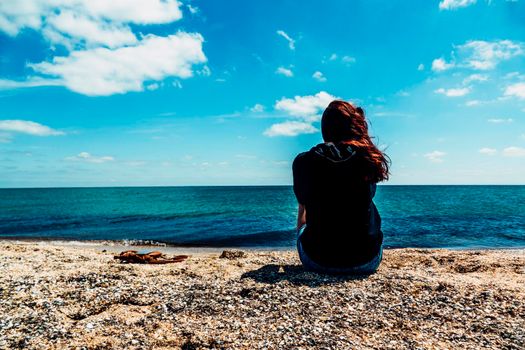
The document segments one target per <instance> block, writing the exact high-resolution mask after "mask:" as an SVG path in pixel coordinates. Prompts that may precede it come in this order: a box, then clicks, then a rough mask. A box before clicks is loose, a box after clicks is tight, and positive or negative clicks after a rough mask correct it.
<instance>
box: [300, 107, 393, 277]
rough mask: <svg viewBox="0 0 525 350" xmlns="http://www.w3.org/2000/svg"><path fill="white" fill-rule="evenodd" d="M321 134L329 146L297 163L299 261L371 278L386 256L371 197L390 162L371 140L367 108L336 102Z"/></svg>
mask: <svg viewBox="0 0 525 350" xmlns="http://www.w3.org/2000/svg"><path fill="white" fill-rule="evenodd" d="M321 132H322V135H323V139H324V141H325V142H324V143H321V144H319V145H317V146H315V147H313V148H312V149H311V150H309V151H308V152H304V153H301V154H299V155H298V156H297V157H296V158H295V160H294V162H293V188H294V193H295V196H296V197H297V201H298V202H299V212H298V217H297V231H298V232H299V237H298V239H297V249H298V251H299V257H300V259H301V262H302V263H303V266H304V267H305V268H306V269H307V270H310V271H315V272H320V273H329V274H353V275H369V274H372V273H374V272H375V271H376V270H377V268H378V267H379V264H380V262H381V259H382V254H383V252H382V242H383V233H382V232H381V218H380V216H379V213H378V211H377V209H376V207H375V205H374V202H373V201H372V198H373V197H374V195H375V191H376V183H377V182H380V181H385V180H388V175H389V172H388V167H389V164H388V159H387V157H386V156H385V155H384V154H383V153H382V152H381V151H380V150H378V149H377V147H376V146H375V145H374V144H373V142H372V140H371V139H370V136H369V135H368V125H367V122H366V120H365V115H364V112H363V110H362V109H361V108H360V107H355V106H353V105H352V104H351V103H348V102H344V101H333V102H331V103H330V104H329V105H328V107H327V108H326V110H325V111H324V113H323V117H322V120H321Z"/></svg>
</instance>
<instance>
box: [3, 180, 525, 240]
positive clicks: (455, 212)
mask: <svg viewBox="0 0 525 350" xmlns="http://www.w3.org/2000/svg"><path fill="white" fill-rule="evenodd" d="M375 202H376V205H377V207H378V209H379V212H380V214H381V216H382V219H383V232H384V235H385V245H386V246H388V247H454V248H479V247H481V248H500V247H525V186H379V187H378V191H377V195H376V198H375ZM295 218H296V201H295V197H294V195H293V191H292V188H291V187H290V186H263V187H128V188H122V187H121V188H55V189H0V237H3V238H7V237H8V238H39V239H40V238H44V239H69V240H125V239H126V240H152V241H157V242H166V243H170V244H176V245H196V246H199V245H202V246H238V247H276V248H289V247H293V246H294V244H295V232H294V224H295Z"/></svg>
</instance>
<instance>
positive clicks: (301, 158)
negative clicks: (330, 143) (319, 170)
mask: <svg viewBox="0 0 525 350" xmlns="http://www.w3.org/2000/svg"><path fill="white" fill-rule="evenodd" d="M309 153H310V151H306V152H301V153H299V154H298V155H297V156H296V157H295V159H294V160H293V163H292V168H293V169H300V168H304V167H305V165H306V164H307V163H308V159H309V158H310V155H309Z"/></svg>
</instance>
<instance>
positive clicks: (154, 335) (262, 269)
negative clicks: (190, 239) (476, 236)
mask: <svg viewBox="0 0 525 350" xmlns="http://www.w3.org/2000/svg"><path fill="white" fill-rule="evenodd" d="M157 249H159V248H157ZM160 250H161V251H162V248H160ZM115 253H117V251H116V250H115V248H114V247H105V246H99V247H89V248H86V247H82V248H80V247H72V246H60V245H53V244H37V243H13V242H1V243H0V314H1V315H2V317H1V318H0V349H123V348H126V349H185V350H187V349H290V348H294V349H351V348H355V349H377V348H381V349H399V348H407V349H448V348H462V349H494V348H498V349H524V348H525V287H524V286H525V250H481V251H454V250H426V249H425V250H423V249H398V250H386V251H385V253H384V260H383V263H382V264H381V266H380V268H379V271H378V272H377V273H376V274H375V275H372V276H370V277H368V278H354V279H350V278H343V277H330V276H322V275H318V274H315V273H310V272H305V271H304V270H303V269H302V267H301V266H300V263H299V260H298V258H297V255H296V253H295V252H282V251H280V252H276V251H270V252H265V251H245V252H243V253H231V254H230V253H227V254H224V255H222V257H220V256H221V254H220V252H218V253H215V252H196V253H192V254H191V256H190V258H189V259H187V260H185V261H183V262H181V263H176V264H168V265H130V264H120V263H119V262H118V261H116V260H115V259H113V255H114V254H115Z"/></svg>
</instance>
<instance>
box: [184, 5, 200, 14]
mask: <svg viewBox="0 0 525 350" xmlns="http://www.w3.org/2000/svg"><path fill="white" fill-rule="evenodd" d="M186 7H187V8H188V11H190V13H191V14H192V15H196V14H197V13H199V8H198V7H197V6H191V5H189V4H188V5H186Z"/></svg>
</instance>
